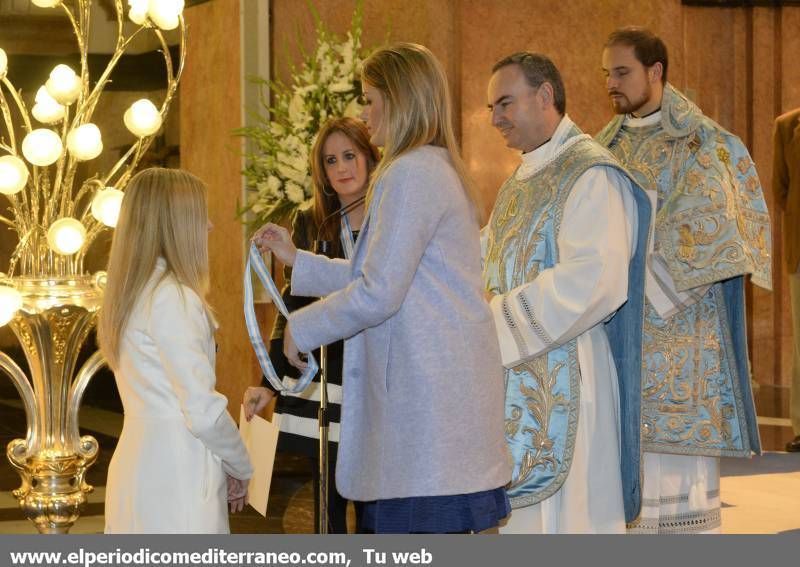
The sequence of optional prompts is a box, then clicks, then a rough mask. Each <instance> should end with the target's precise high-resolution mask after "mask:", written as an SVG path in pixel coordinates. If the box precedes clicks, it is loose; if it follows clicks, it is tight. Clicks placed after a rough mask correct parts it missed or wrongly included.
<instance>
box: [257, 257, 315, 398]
mask: <svg viewBox="0 0 800 567" xmlns="http://www.w3.org/2000/svg"><path fill="white" fill-rule="evenodd" d="M253 269H254V270H255V272H256V275H257V276H258V279H259V280H261V283H262V284H263V285H264V288H265V289H266V290H267V293H268V294H269V296H270V298H271V299H272V302H273V303H274V304H275V306H276V307H277V308H278V311H280V313H281V315H283V316H284V317H286V318H287V320H288V318H289V310H288V309H286V304H285V303H284V302H283V297H281V294H280V293H279V292H278V288H277V287H275V282H273V281H272V277H271V276H270V275H269V270H267V267H266V265H265V264H264V259H263V258H262V257H261V254H259V252H258V248H257V247H256V245H255V244H253V243H251V244H250V254H249V256H248V258H247V267H246V268H245V272H244V320H245V323H246V324H247V334H248V335H250V343H252V345H253V350H255V352H256V357H257V358H258V364H259V365H260V366H261V371H262V372H263V373H264V376H266V377H267V380H269V383H270V384H271V385H272V387H273V388H275V390H277V391H279V392H289V393H292V394H296V393H298V392H302V391H303V390H305V389H306V386H308V384H309V383H310V382H311V380H312V379H313V378H314V376H315V375H316V374H317V371H318V370H319V365H317V361H316V360H315V359H314V357H313V355H312V354H311V353H308V366H307V367H306V369H305V370H304V371H303V374H302V375H301V376H300V379H299V380H298V381H297V382H296V383H295V384H294V386H292V387H291V388H287V387H286V386H284V384H283V382H281V379H280V378H279V377H278V374H277V372H275V367H274V366H272V361H271V360H270V359H269V351H268V349H267V347H266V346H265V345H264V340H263V339H262V338H261V329H259V327H258V320H257V319H256V310H255V305H254V304H253V279H252V277H251V275H250V274H251V272H250V271H251V270H253Z"/></svg>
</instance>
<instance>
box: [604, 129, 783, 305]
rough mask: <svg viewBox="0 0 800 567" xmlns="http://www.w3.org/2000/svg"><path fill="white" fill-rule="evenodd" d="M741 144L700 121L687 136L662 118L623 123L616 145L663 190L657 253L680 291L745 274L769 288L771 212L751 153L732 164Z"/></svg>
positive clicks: (651, 185) (637, 173) (640, 174)
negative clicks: (630, 125) (636, 125)
mask: <svg viewBox="0 0 800 567" xmlns="http://www.w3.org/2000/svg"><path fill="white" fill-rule="evenodd" d="M736 143H738V141H737V140H734V139H732V138H731V137H730V135H729V134H727V133H724V132H723V131H720V130H716V129H712V128H710V127H705V126H702V125H701V126H700V128H699V129H698V130H697V131H695V132H693V133H691V134H690V135H688V136H687V135H685V136H683V137H674V136H671V135H670V134H669V133H668V132H666V131H665V130H664V129H663V128H661V127H660V126H659V125H655V126H651V127H646V128H626V127H624V126H623V127H622V129H621V130H620V133H619V134H618V135H617V136H616V138H615V139H614V141H613V146H612V147H611V148H610V149H611V151H612V153H614V154H615V155H616V156H617V157H618V158H619V159H620V161H622V163H624V164H625V165H626V167H627V168H628V169H629V170H631V172H632V173H633V175H634V178H635V179H636V180H637V181H638V182H639V183H640V184H642V186H643V187H645V188H647V189H657V191H658V203H659V207H658V211H657V214H656V229H655V230H656V252H659V253H660V254H661V256H662V257H663V258H664V259H665V260H666V261H667V264H668V265H669V266H670V271H671V272H672V274H673V277H674V278H675V283H676V285H677V286H678V289H679V290H681V291H685V290H687V289H691V288H693V287H698V286H701V285H707V284H710V283H714V282H715V281H722V280H724V279H728V278H731V277H734V276H737V275H742V274H744V273H752V274H753V281H754V283H756V284H757V285H761V286H763V287H767V288H769V287H771V270H770V261H771V258H770V256H771V253H770V249H771V244H770V230H769V227H770V220H769V215H768V213H767V212H766V206H765V204H764V200H763V195H762V192H761V184H760V183H759V181H758V177H757V174H756V173H755V170H754V168H753V163H752V160H751V159H750V158H749V157H747V156H746V155H744V156H740V157H738V158H736V160H735V163H733V162H734V159H733V158H732V155H731V152H732V151H736V149H735V148H736V147H738V146H736ZM729 145H730V148H729ZM731 148H732V149H731ZM742 151H744V150H742ZM745 153H746V152H745ZM695 162H696V164H697V165H698V167H692V164H693V163H695Z"/></svg>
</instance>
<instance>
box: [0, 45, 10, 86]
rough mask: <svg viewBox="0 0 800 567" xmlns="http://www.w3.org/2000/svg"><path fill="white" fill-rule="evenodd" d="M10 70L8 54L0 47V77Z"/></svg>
mask: <svg viewBox="0 0 800 567" xmlns="http://www.w3.org/2000/svg"><path fill="white" fill-rule="evenodd" d="M7 72H8V55H6V52H5V51H3V50H2V49H0V79H2V78H3V77H5V76H6V73H7Z"/></svg>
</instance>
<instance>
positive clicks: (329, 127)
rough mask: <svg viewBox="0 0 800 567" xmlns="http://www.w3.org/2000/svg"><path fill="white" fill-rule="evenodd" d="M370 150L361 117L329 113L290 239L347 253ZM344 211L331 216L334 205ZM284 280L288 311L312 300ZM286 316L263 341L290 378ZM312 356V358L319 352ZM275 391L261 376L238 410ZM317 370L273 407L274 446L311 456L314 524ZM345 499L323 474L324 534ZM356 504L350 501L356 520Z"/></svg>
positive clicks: (333, 378)
mask: <svg viewBox="0 0 800 567" xmlns="http://www.w3.org/2000/svg"><path fill="white" fill-rule="evenodd" d="M379 160H380V154H379V153H378V149H377V148H376V147H375V146H373V145H372V144H371V143H370V141H369V132H368V131H367V128H366V127H365V126H364V124H363V123H362V122H360V121H358V120H355V119H353V118H336V119H332V120H329V121H328V122H326V123H325V124H324V125H323V127H322V129H321V130H320V132H319V134H318V135H317V141H316V143H315V144H314V148H313V149H312V152H311V176H312V180H313V184H314V199H313V204H312V206H311V207H309V208H305V209H300V210H299V211H298V212H297V214H296V215H295V218H294V221H293V223H292V241H293V242H294V245H295V246H296V247H297V248H299V249H302V250H312V249H313V247H314V241H315V240H324V241H327V242H329V243H331V248H330V251H329V253H328V255H329V256H330V257H331V258H347V257H349V252H348V250H349V251H352V248H353V246H354V244H355V240H356V239H357V238H358V231H359V229H360V228H361V221H362V220H363V218H364V197H365V195H366V192H367V187H368V185H369V178H370V173H371V172H372V170H373V169H375V166H376V165H377V163H378V161H379ZM340 210H342V211H344V210H346V211H347V212H346V213H345V214H343V215H337V214H336V212H337V211H340ZM284 277H285V281H286V287H285V288H284V290H283V300H284V302H285V303H286V307H287V308H288V309H289V311H294V310H296V309H300V308H301V307H304V306H306V305H308V304H310V303H312V302H313V301H314V300H313V299H310V298H305V297H295V296H292V295H291V294H290V293H289V282H290V281H291V279H292V272H291V268H288V267H287V268H284ZM285 326H286V319H285V318H284V317H282V316H281V315H278V318H277V319H276V321H275V326H274V327H273V329H272V338H271V340H270V352H269V356H270V359H271V360H272V362H273V364H274V366H275V370H276V372H277V373H278V375H279V376H283V377H284V383H285V384H287V385H288V386H291V385H293V384H294V383H295V382H296V380H297V377H298V376H299V372H298V371H297V369H295V368H294V367H293V366H291V365H290V364H289V362H288V361H287V359H286V357H285V356H284V354H283V331H284V328H285ZM342 348H343V343H342V341H338V342H335V343H333V344H331V345H330V346H329V347H328V376H327V377H328V412H329V417H330V421H331V423H330V430H329V441H330V444H329V448H328V455H329V464H328V467H329V470H331V471H333V470H334V469H335V466H336V453H337V447H338V445H339V443H338V441H339V415H340V408H341V402H342ZM314 356H315V357H316V358H317V360H319V351H315V353H314ZM275 394H276V391H275V390H274V388H272V387H271V386H270V384H269V382H268V381H267V380H266V379H264V380H262V385H261V386H254V387H251V388H248V389H247V391H246V392H245V395H244V407H245V416H246V417H247V419H250V418H251V417H252V416H253V415H254V414H255V413H258V412H259V411H260V410H261V409H263V408H264V406H266V405H267V403H268V402H269V401H270V400H271V399H272V398H273V397H274V396H275ZM319 399H320V386H319V376H317V377H316V378H315V379H314V382H313V383H312V384H311V385H310V386H309V387H308V388H306V390H305V391H303V392H301V393H299V394H294V395H283V396H280V397H279V398H278V402H277V405H276V408H275V413H278V414H280V429H281V435H280V437H279V439H278V450H279V451H285V452H289V453H296V454H301V455H306V456H308V457H309V458H310V459H311V461H312V462H313V465H314V466H313V471H314V472H313V474H314V477H313V478H314V516H315V522H314V525H315V526H319V521H318V519H319V502H318V494H319V490H318V489H319V462H318V459H319V426H318V418H317V412H318V411H319ZM346 512H347V500H346V499H345V498H343V497H342V496H341V495H340V494H339V493H338V492H337V490H336V489H335V486H334V483H333V481H332V478H331V482H330V483H329V488H328V533H347V522H346ZM359 516H360V507H359V506H356V518H357V520H356V523H357V524H358V517H359Z"/></svg>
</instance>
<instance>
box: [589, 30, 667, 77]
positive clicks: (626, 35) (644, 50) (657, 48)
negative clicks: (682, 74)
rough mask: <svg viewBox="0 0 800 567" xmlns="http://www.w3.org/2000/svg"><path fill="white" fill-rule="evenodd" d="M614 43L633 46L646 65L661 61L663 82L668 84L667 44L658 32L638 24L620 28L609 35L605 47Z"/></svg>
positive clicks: (640, 59)
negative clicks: (655, 32)
mask: <svg viewBox="0 0 800 567" xmlns="http://www.w3.org/2000/svg"><path fill="white" fill-rule="evenodd" d="M612 45H627V46H630V47H633V52H634V54H635V55H636V59H638V60H639V63H641V64H642V65H644V66H645V67H652V66H653V65H655V64H656V63H661V83H662V84H667V66H668V64H669V59H668V56H667V46H666V45H665V44H664V42H663V41H661V38H660V37H658V36H657V35H656V34H654V33H653V32H651V31H650V30H648V29H647V28H642V27H638V26H628V27H624V28H619V29H618V30H616V31H615V32H613V33H612V34H611V35H610V36H608V39H607V40H606V44H605V46H604V47H611V46H612Z"/></svg>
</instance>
